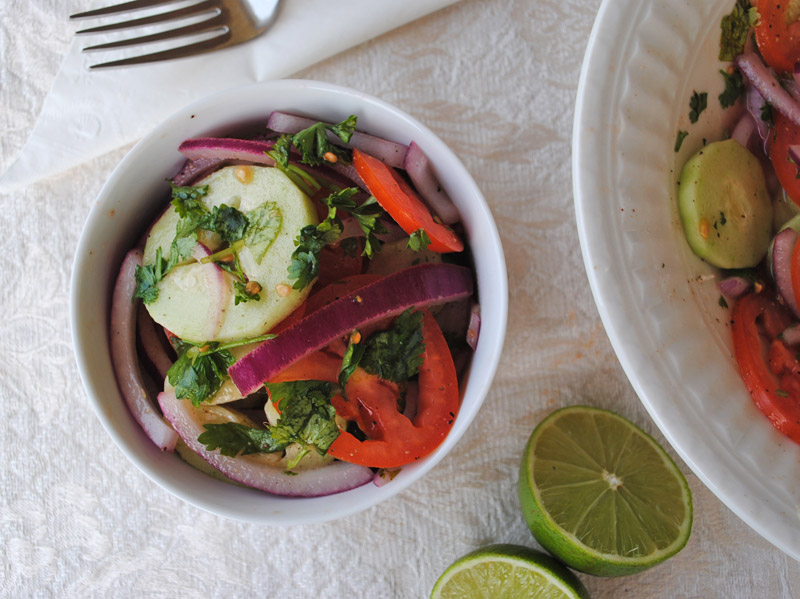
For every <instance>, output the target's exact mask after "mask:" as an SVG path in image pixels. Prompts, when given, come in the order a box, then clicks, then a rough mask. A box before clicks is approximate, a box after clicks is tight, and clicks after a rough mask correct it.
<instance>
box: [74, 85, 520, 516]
mask: <svg viewBox="0 0 800 599" xmlns="http://www.w3.org/2000/svg"><path fill="white" fill-rule="evenodd" d="M304 90H308V91H309V93H312V94H316V95H317V96H320V97H322V96H330V97H332V98H336V97H345V98H349V99H352V100H354V101H355V102H356V103H357V104H358V106H359V107H361V108H368V109H369V111H370V112H372V113H373V118H375V115H378V118H382V119H387V120H388V121H387V122H389V121H390V122H391V123H393V124H394V125H398V124H399V125H402V126H403V128H404V129H407V130H408V132H409V134H419V135H421V136H422V137H423V138H424V139H425V141H426V142H429V143H430V144H431V145H432V146H435V152H436V154H437V155H439V156H440V157H444V158H446V162H447V163H448V166H449V167H451V168H455V169H456V170H458V171H459V172H458V175H459V177H462V178H464V179H463V181H462V184H463V185H465V186H466V188H467V189H468V190H469V191H470V195H471V196H472V199H470V200H469V204H468V205H470V206H471V210H473V211H475V212H476V218H475V220H480V224H481V227H480V229H479V231H477V232H470V239H472V236H473V235H474V234H477V235H479V237H480V239H481V243H482V247H487V248H491V250H492V252H491V255H488V254H487V255H486V256H481V259H482V260H483V262H485V263H486V265H487V266H486V267H491V268H492V270H493V272H491V273H486V275H487V276H489V275H491V278H490V281H491V285H492V287H493V289H492V294H491V299H492V300H493V302H494V305H493V306H492V313H493V314H494V316H495V320H496V323H495V326H493V327H491V328H490V329H488V330H482V331H481V335H480V338H479V344H478V349H477V350H476V352H475V354H474V356H473V364H475V363H476V358H477V357H478V356H479V355H480V359H481V361H480V364H481V369H480V371H481V373H482V376H480V377H479V378H478V379H476V380H473V379H472V377H471V374H472V373H471V372H470V373H469V375H468V379H467V384H466V385H465V386H464V389H463V390H462V406H463V405H464V397H466V393H467V392H469V394H470V396H471V397H473V396H474V397H475V401H473V402H472V403H471V404H470V406H469V409H467V410H463V409H462V410H461V411H460V412H459V415H458V418H457V419H456V425H454V427H453V429H452V430H451V432H450V434H449V435H448V437H447V438H446V439H445V441H444V442H443V443H442V444H441V445H440V446H439V447H438V448H437V449H436V450H435V451H434V452H433V453H432V454H431V455H429V456H428V457H426V458H425V459H424V460H422V461H420V462H419V463H416V464H414V465H413V470H412V471H411V472H410V474H409V475H407V476H404V477H403V476H398V477H396V478H395V479H394V480H393V481H392V482H391V484H387V485H384V486H382V487H380V492H379V493H372V494H371V495H367V498H366V499H362V495H365V493H364V492H363V487H362V488H358V489H353V490H351V491H347V492H345V493H340V494H335V495H331V496H326V497H315V498H280V497H278V496H273V495H270V494H266V493H263V492H261V491H256V490H253V489H240V488H238V487H234V486H233V485H227V484H225V483H220V482H218V481H213V482H214V483H217V484H220V485H225V487H226V490H225V491H221V492H220V494H222V495H225V494H229V495H232V496H234V495H235V496H236V498H237V500H238V499H239V494H240V493H241V492H246V493H251V494H258V495H257V496H256V497H258V496H261V497H262V498H263V497H268V498H270V499H271V500H273V502H277V503H280V504H281V510H279V511H278V513H277V514H276V512H275V511H274V510H270V509H266V510H263V511H257V512H255V513H252V512H249V511H248V512H246V513H245V512H243V510H242V509H241V508H240V507H236V506H237V505H239V504H238V503H236V504H235V505H234V504H230V503H228V502H225V501H218V500H212V499H211V498H210V497H206V496H201V495H199V494H198V493H192V492H187V489H186V487H187V484H189V485H191V483H187V480H189V479H192V481H194V480H197V479H196V477H197V476H203V477H204V478H209V479H210V477H206V476H205V475H202V474H200V473H199V472H197V471H195V470H194V469H193V468H191V467H189V468H191V470H192V471H193V472H190V473H188V474H187V473H186V472H182V473H179V474H178V475H177V476H176V475H175V473H171V472H170V471H169V468H170V466H168V467H167V469H163V468H161V467H160V466H159V465H158V464H157V462H158V460H156V459H154V456H152V455H149V454H150V453H152V450H151V449H149V448H148V449H147V450H146V451H147V452H148V455H145V454H143V452H142V448H141V447H139V446H137V444H135V443H132V442H131V440H130V437H129V436H128V434H129V433H131V432H132V431H130V430H128V428H129V425H127V424H125V425H121V424H120V423H119V421H117V420H114V418H113V416H112V414H111V413H110V411H109V406H108V405H106V402H107V401H108V400H104V399H102V398H101V394H102V391H101V388H100V386H99V382H98V381H97V380H96V376H97V374H96V372H95V371H96V370H97V369H98V368H100V369H101V370H102V366H99V367H98V366H96V365H94V364H92V363H91V361H90V360H89V359H88V358H89V356H91V351H90V345H91V343H92V340H90V339H87V333H86V330H87V323H88V318H89V315H87V314H85V313H84V312H85V310H82V302H83V297H84V291H82V285H81V282H82V281H83V280H84V279H86V278H87V276H88V274H89V273H88V272H87V271H88V270H89V268H90V262H89V260H88V259H87V258H86V257H87V256H89V255H91V252H92V251H93V243H92V240H91V237H92V235H93V234H95V235H96V232H97V228H98V222H99V220H100V218H101V215H102V213H103V212H104V209H105V208H107V207H108V205H109V203H110V202H111V199H110V198H111V197H112V195H113V193H112V192H113V190H114V189H115V186H116V183H117V180H118V179H119V177H120V176H121V174H122V173H124V172H126V170H127V169H128V168H129V167H130V165H132V164H135V163H136V162H137V161H138V160H139V159H140V158H141V156H142V155H143V154H144V153H146V152H147V151H148V150H149V149H150V147H151V146H156V147H157V146H158V145H159V144H163V143H164V141H163V140H162V138H163V137H166V138H169V137H170V132H171V131H173V130H174V128H175V127H176V124H177V123H180V122H182V121H185V120H186V119H187V118H189V119H193V118H194V116H193V115H194V114H196V113H198V114H199V113H200V112H202V111H203V110H204V109H206V108H207V107H213V106H219V105H220V104H222V103H224V102H225V101H231V102H234V101H235V100H236V98H237V97H238V98H241V97H247V98H250V97H251V95H253V94H256V95H260V94H263V95H265V96H266V97H268V98H269V97H272V98H274V97H275V96H274V95H275V94H280V93H294V94H298V93H306V92H305V91H304ZM271 94H272V96H271ZM269 102H270V100H266V101H265V104H269ZM268 108H269V107H268ZM267 114H268V112H267ZM359 116H360V115H359ZM230 122H231V126H233V122H234V120H231V121H230ZM409 141H410V138H409ZM404 143H407V142H404ZM175 151H176V152H177V144H176V145H175ZM432 160H433V159H432ZM474 259H475V261H476V264H475V271H476V276H478V274H479V273H478V264H477V260H478V256H474ZM116 267H118V263H117V264H116ZM116 267H115V268H116ZM486 267H485V268H486ZM113 272H114V271H112V273H113ZM107 284H108V285H109V287H111V286H113V281H111V282H108V283H107ZM106 292H108V290H106ZM92 318H93V317H92ZM507 318H508V283H507V272H506V264H505V258H504V254H503V249H502V243H501V239H500V236H499V233H498V231H497V226H496V223H495V221H494V218H493V216H492V214H491V211H490V209H489V206H488V204H487V202H486V199H485V198H484V196H483V194H482V193H481V191H480V189H479V188H478V186H477V183H476V182H475V180H474V179H473V178H472V176H471V175H470V173H469V172H468V171H467V169H466V167H464V165H463V164H462V163H461V161H460V160H459V159H458V157H457V156H456V155H455V153H454V152H452V150H450V148H449V147H447V146H446V145H445V144H444V142H443V141H442V140H441V139H440V138H439V137H438V136H437V135H436V134H435V133H433V131H431V130H430V129H428V128H427V127H426V126H425V125H423V124H422V123H421V122H419V121H418V120H416V119H415V118H414V117H412V116H411V115H409V114H407V113H406V112H404V111H402V110H400V109H398V108H396V107H395V106H393V105H391V104H389V103H387V102H385V101H383V100H381V99H379V98H377V97H374V96H371V95H369V94H365V93H363V92H359V91H356V90H353V89H350V88H347V87H343V86H340V85H335V84H331V83H325V82H321V81H313V80H307V79H281V80H273V81H265V82H261V83H254V84H247V85H243V86H238V87H235V88H230V89H227V90H223V91H220V92H216V93H214V94H211V95H209V96H206V97H204V98H201V99H200V100H197V101H195V102H192V103H191V104H189V105H187V106H185V107H184V108H182V109H180V110H178V111H176V112H175V113H173V114H172V115H171V116H169V117H167V118H166V119H165V120H163V121H162V122H161V123H159V124H158V125H156V126H155V127H154V128H153V129H152V130H151V131H150V132H149V133H147V134H146V135H145V136H144V137H143V138H142V139H141V140H139V141H138V142H137V143H136V144H135V145H134V146H133V147H132V148H131V149H130V150H129V151H128V152H127V153H126V154H125V156H124V157H123V158H122V160H121V161H120V162H119V163H118V164H117V166H116V167H115V168H114V169H113V171H112V172H111V174H110V175H109V176H108V178H107V180H106V182H105V183H104V184H103V186H102V188H101V190H100V192H99V193H98V196H97V198H96V199H95V201H94V203H93V205H92V207H91V209H90V211H89V214H88V215H87V217H86V220H85V222H84V225H83V227H82V231H81V235H80V239H79V241H78V244H77V247H76V250H75V256H74V260H73V268H72V275H71V278H70V325H71V337H72V343H73V348H74V352H75V358H76V362H77V366H78V371H79V374H80V378H81V381H82V383H83V387H84V389H85V391H86V394H87V396H88V398H89V401H90V403H91V405H92V408H93V411H94V413H95V415H96V416H97V418H98V419H99V420H100V422H101V424H102V425H103V428H104V429H105V431H106V433H107V434H108V435H109V436H110V437H111V439H112V440H113V441H114V444H115V445H116V446H117V447H118V448H119V449H120V450H121V451H122V453H123V454H125V456H126V457H127V458H128V459H129V460H130V461H131V462H133V463H134V465H135V466H136V467H137V468H138V469H139V470H140V471H142V472H143V473H144V474H145V475H146V476H147V477H148V478H149V479H150V480H152V481H153V482H155V483H156V484H157V485H158V486H160V487H162V488H163V489H165V490H167V491H168V492H169V493H171V494H172V495H174V496H176V497H178V498H180V499H182V500H184V501H185V502H187V503H189V504H192V505H194V506H196V507H199V508H201V509H204V510H206V511H208V512H211V513H215V514H218V515H221V516H224V517H227V518H230V519H233V520H239V521H246V522H254V523H264V524H273V525H294V524H311V523H320V522H325V521H330V520H333V519H338V518H342V517H346V516H349V515H352V514H355V513H357V512H361V511H363V510H365V509H368V508H370V507H372V506H374V505H377V504H378V503H381V502H383V501H385V500H386V499H389V498H390V497H392V496H394V495H396V494H398V493H400V492H401V491H403V490H404V489H406V488H408V487H409V486H410V485H412V484H413V483H414V482H416V481H418V480H419V479H420V478H422V477H423V476H424V475H425V474H426V473H427V472H428V471H430V470H431V469H432V468H433V467H434V466H436V465H437V464H438V463H439V462H440V461H441V460H442V459H443V458H444V456H445V455H446V454H447V453H448V452H449V451H450V450H451V449H452V448H453V447H454V446H455V444H456V443H457V442H458V441H459V439H460V437H461V436H462V435H463V433H464V432H465V431H466V429H467V428H468V427H469V425H470V424H471V422H472V421H473V419H474V418H475V416H476V414H477V412H478V410H479V409H480V407H481V405H482V403H483V401H484V400H485V398H486V395H487V394H488V391H489V388H490V386H491V384H492V382H493V380H494V376H495V373H496V370H497V367H498V364H499V361H500V357H501V354H502V349H503V344H504V341H505V333H506V325H507ZM99 326H101V328H103V329H104V330H105V331H106V333H107V328H108V323H107V318H106V321H105V324H104V325H99ZM107 345H108V344H106V347H107ZM479 352H480V354H479ZM107 353H108V351H106V354H107ZM105 372H106V374H107V370H106V371H105ZM116 399H117V400H120V398H119V397H117V398H116ZM123 405H124V401H123ZM128 416H129V415H128ZM129 420H130V421H132V418H129ZM134 425H135V422H134ZM136 428H137V429H138V428H139V427H138V426H136ZM122 429H125V430H122ZM134 435H138V436H139V437H141V436H143V433H142V432H141V430H138V431H137V432H134ZM153 449H155V448H153ZM155 451H158V450H157V449H155ZM170 457H174V456H170ZM409 469H411V468H409ZM184 470H185V468H184ZM187 477H189V478H187ZM192 477H194V478H192ZM212 480H213V479H212ZM203 483H204V484H205V487H208V485H207V483H205V481H203ZM368 485H369V483H368ZM369 486H373V485H369ZM376 488H377V487H376ZM229 489H230V490H229ZM359 489H362V491H361V492H360V491H359ZM216 495H217V494H216V493H215V496H216ZM344 495H353V497H351V498H350V499H351V500H350V501H340V502H338V503H339V506H338V508H336V509H324V508H325V505H324V504H325V503H328V502H327V501H326V500H329V499H330V498H331V497H340V496H344ZM242 501H243V504H247V503H248V501H249V500H248V501H245V500H242ZM288 502H291V503H296V504H297V505H301V504H304V503H313V504H322V505H320V506H316V505H315V506H310V507H309V509H313V508H315V507H317V508H319V509H313V514H310V515H309V513H305V514H303V515H299V516H298V515H296V514H295V515H292V510H291V509H289V508H288V507H287V511H286V513H284V512H283V511H282V510H283V507H282V505H283V503H287V505H288ZM250 503H254V504H258V503H259V501H258V499H254V500H252V501H251V502H250ZM267 503H269V502H267ZM334 503H336V502H334Z"/></svg>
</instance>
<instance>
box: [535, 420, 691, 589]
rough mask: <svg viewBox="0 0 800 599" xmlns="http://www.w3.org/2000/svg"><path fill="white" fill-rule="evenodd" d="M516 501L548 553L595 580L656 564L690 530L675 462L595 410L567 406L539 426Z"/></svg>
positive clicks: (685, 490)
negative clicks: (598, 576)
mask: <svg viewBox="0 0 800 599" xmlns="http://www.w3.org/2000/svg"><path fill="white" fill-rule="evenodd" d="M520 499H521V502H522V506H523V511H524V513H525V517H526V520H527V521H528V525H529V527H530V528H531V531H532V532H533V534H534V536H535V537H536V538H537V540H538V541H539V542H540V543H541V544H542V545H543V546H544V547H545V548H546V549H548V551H550V552H551V553H553V554H554V555H556V556H557V557H559V558H561V559H562V561H565V563H567V564H568V565H570V566H572V567H574V568H576V569H579V570H583V571H586V572H590V573H596V574H600V575H610V576H614V575H621V574H629V573H633V572H635V571H640V570H643V569H645V568H647V567H650V566H652V565H655V564H656V563H659V562H661V561H663V560H664V559H666V558H667V557H670V556H671V555H674V554H675V553H677V552H678V551H679V550H680V549H681V548H682V547H683V546H684V545H685V544H686V541H687V540H688V537H689V534H690V531H691V523H692V505H691V494H690V491H689V487H688V485H687V483H686V480H685V478H684V477H683V475H682V474H681V472H680V470H678V468H677V466H676V465H675V463H674V462H673V461H672V459H671V458H670V457H669V456H668V455H667V453H666V452H665V451H664V450H663V449H662V448H661V447H660V446H659V445H658V443H656V441H655V440H653V439H652V438H651V437H650V436H649V435H647V434H646V433H644V432H643V431H642V430H640V429H639V428H637V427H636V426H635V425H633V424H632V423H630V422H628V421H627V420H625V419H623V418H622V417H620V416H618V415H616V414H614V413H612V412H608V411H606V410H599V409H596V408H589V407H585V406H575V407H571V408H564V409H562V410H558V411H556V412H554V413H553V414H551V415H550V416H549V417H548V418H546V419H545V420H544V421H543V422H542V423H541V424H540V425H539V426H538V427H537V428H536V430H535V431H534V432H533V434H532V435H531V439H530V441H529V443H528V447H527V450H526V454H525V456H524V458H523V464H522V468H521V477H520Z"/></svg>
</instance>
